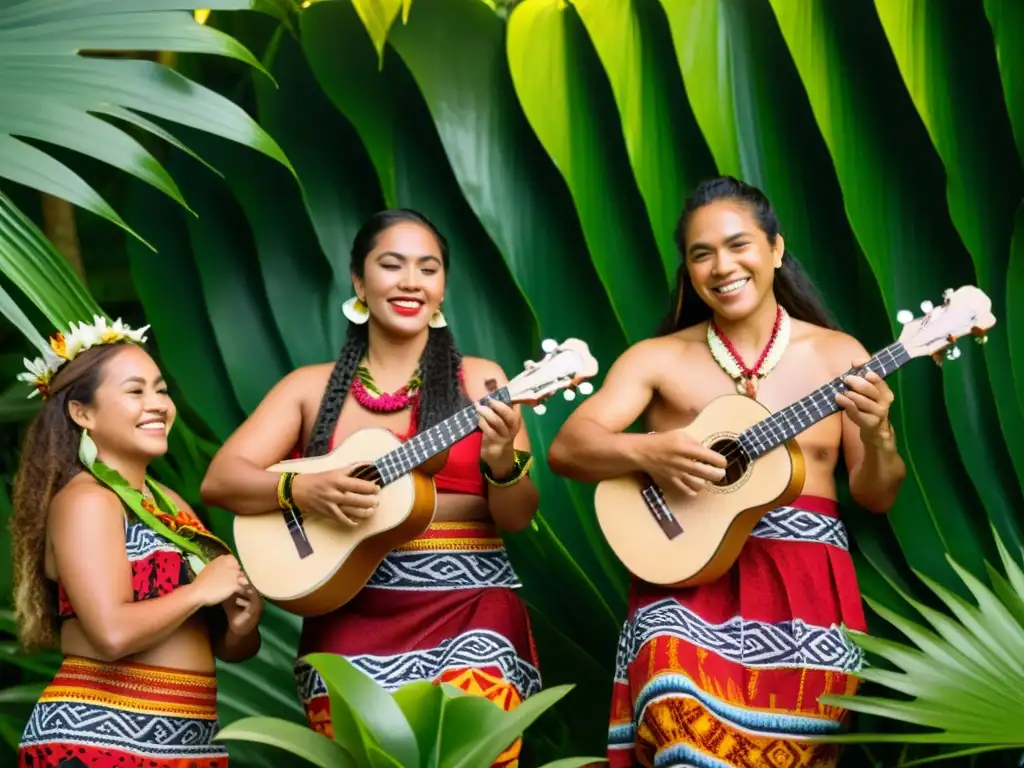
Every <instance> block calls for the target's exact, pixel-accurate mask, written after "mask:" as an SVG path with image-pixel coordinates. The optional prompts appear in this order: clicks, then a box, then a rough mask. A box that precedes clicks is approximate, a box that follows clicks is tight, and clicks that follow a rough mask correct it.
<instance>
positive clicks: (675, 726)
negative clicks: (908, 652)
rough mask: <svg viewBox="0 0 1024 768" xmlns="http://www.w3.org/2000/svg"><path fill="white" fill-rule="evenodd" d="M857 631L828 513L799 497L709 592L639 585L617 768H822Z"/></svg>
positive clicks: (618, 694)
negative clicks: (829, 700)
mask: <svg viewBox="0 0 1024 768" xmlns="http://www.w3.org/2000/svg"><path fill="white" fill-rule="evenodd" d="M842 625H845V626H847V627H850V628H852V629H857V630H862V631H863V630H865V629H866V624H865V620H864V609H863V606H862V604H861V598H860V590H859V588H858V586H857V577H856V574H855V573H854V569H853V561H852V560H851V558H850V554H849V551H848V540H847V534H846V529H845V528H844V526H843V524H842V522H841V521H840V520H839V514H838V509H837V505H836V503H835V502H834V501H831V500H829V499H823V498H820V497H816V496H801V497H800V498H799V499H797V500H796V501H795V502H794V503H793V505H792V506H788V507H779V508H777V509H774V510H772V511H771V512H769V513H767V514H766V515H765V516H764V518H763V519H762V520H761V522H760V523H759V524H758V525H757V527H756V528H755V529H754V532H753V534H752V536H751V538H750V539H748V541H747V542H746V544H745V545H744V547H743V549H742V551H741V552H740V556H739V559H738V560H737V562H736V565H735V566H734V567H733V568H731V569H730V570H729V571H728V572H727V573H725V574H724V575H723V576H722V577H721V578H719V579H718V580H717V581H714V582H712V583H710V584H704V585H701V586H698V587H691V588H688V589H679V590H668V589H661V588H657V587H654V586H652V585H650V584H646V583H641V582H639V581H634V583H633V585H632V589H631V596H630V609H629V618H628V620H627V621H626V623H625V626H624V627H623V631H622V635H621V637H620V640H619V652H618V661H617V664H616V680H615V687H614V692H613V697H612V711H611V727H610V729H609V738H608V759H609V763H610V765H611V768H635V766H645V767H646V768H650V767H651V766H654V767H655V768H670V767H676V766H678V767H681V766H698V767H699V768H730V767H732V766H737V767H741V768H783V766H784V767H785V768H825V767H826V766H828V767H831V766H834V765H835V764H836V762H837V759H838V748H837V747H836V746H835V745H830V744H823V743H815V742H811V741H808V739H807V737H809V736H817V735H825V734H830V733H836V732H838V731H839V730H840V729H841V728H842V726H843V722H844V719H845V716H846V710H843V709H839V708H836V707H827V706H824V705H822V704H819V703H818V697H819V696H821V695H823V694H827V693H828V694H836V693H839V694H852V693H855V692H856V690H857V686H858V680H857V678H855V677H853V676H852V675H851V674H850V673H851V672H855V671H856V670H857V669H858V668H859V666H860V664H861V662H862V654H861V652H860V651H859V649H857V647H856V646H854V645H853V644H852V643H851V642H850V640H849V639H848V638H847V637H846V635H845V634H844V633H843V631H842V628H841V626H842Z"/></svg>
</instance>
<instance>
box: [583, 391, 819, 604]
mask: <svg viewBox="0 0 1024 768" xmlns="http://www.w3.org/2000/svg"><path fill="white" fill-rule="evenodd" d="M769 415H770V411H768V409H767V408H765V407H764V406H763V405H761V404H760V403H758V402H757V401H756V400H751V399H750V398H748V397H743V396H742V395H723V396H722V397H719V398H716V399H715V400H712V401H711V402H710V403H709V404H708V405H707V407H705V408H704V410H703V411H701V413H700V414H699V415H698V416H697V418H696V419H694V420H693V422H692V423H690V424H689V425H687V426H686V427H683V428H682V431H683V432H685V433H687V434H688V435H690V437H692V438H694V439H695V440H696V441H698V442H699V443H700V444H701V445H703V446H705V447H708V448H711V449H712V450H716V451H718V452H719V453H722V454H724V455H726V456H728V455H730V451H731V452H734V453H733V455H738V454H736V453H735V452H738V451H739V450H740V449H739V446H738V445H737V443H736V438H737V436H738V435H739V434H740V433H741V432H743V431H744V430H745V429H747V428H748V427H751V426H753V425H755V424H757V423H758V422H760V421H763V420H764V419H765V418H766V417H767V416H769ZM803 484H804V459H803V454H802V453H801V451H800V447H799V446H798V445H797V443H796V440H791V441H789V442H787V443H784V444H782V445H780V446H778V447H777V448H774V449H772V450H770V451H768V452H767V453H765V454H764V455H762V456H760V457H759V458H758V459H756V460H755V461H753V462H746V461H740V462H731V463H730V468H729V470H728V473H727V475H726V477H725V479H724V480H722V481H721V483H720V484H718V485H713V484H711V483H707V484H706V485H705V488H704V489H703V490H702V491H701V492H700V493H698V494H697V495H696V496H686V495H684V494H682V493H679V492H676V491H673V490H671V489H659V488H658V487H657V486H656V485H654V484H653V482H652V481H651V479H650V478H649V477H648V476H646V475H642V474H630V475H623V476H621V477H616V478H612V479H609V480H604V481H602V482H601V483H599V484H598V486H597V490H596V493H595V505H596V511H597V519H598V523H599V524H600V526H601V530H602V532H603V533H604V536H605V538H606V539H607V540H608V543H609V544H610V546H611V548H612V550H613V551H614V552H615V554H616V556H617V557H618V558H619V559H620V560H621V561H622V562H623V564H624V565H625V566H626V567H627V568H628V569H629V570H630V571H631V572H632V573H633V574H634V575H635V576H637V577H638V578H640V579H642V580H643V581H647V582H650V583H652V584H658V585H662V586H666V587H690V586H696V585H698V584H704V583H707V582H710V581H714V580H715V579H717V578H718V577H719V576H721V575H722V574H723V573H725V572H726V571H727V570H729V568H730V567H732V564H733V563H734V562H736V558H737V557H739V553H740V550H741V549H742V548H743V544H744V542H746V540H747V537H748V536H749V535H750V532H751V531H752V530H753V529H754V526H756V525H757V523H758V521H759V520H760V519H761V518H762V517H763V516H764V514H765V513H766V512H768V511H769V510H771V509H774V508H775V507H777V506H780V505H784V504H788V503H790V502H791V501H793V500H794V499H796V497H797V496H799V495H800V491H801V490H802V488H803Z"/></svg>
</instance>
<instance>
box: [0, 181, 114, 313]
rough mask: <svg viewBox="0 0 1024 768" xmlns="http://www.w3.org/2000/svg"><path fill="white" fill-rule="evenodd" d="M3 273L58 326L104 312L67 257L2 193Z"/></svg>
mask: <svg viewBox="0 0 1024 768" xmlns="http://www.w3.org/2000/svg"><path fill="white" fill-rule="evenodd" d="M0 272H3V274H4V275H6V276H7V278H8V279H9V280H10V281H11V282H12V283H13V284H14V286H15V287H16V288H17V289H18V290H20V291H21V292H22V293H23V294H25V297H26V298H27V299H28V300H29V301H31V302H32V303H33V304H34V305H35V306H36V307H37V308H38V309H39V310H40V311H41V312H42V313H43V314H44V315H46V317H47V319H49V320H50V322H51V323H53V325H54V326H55V329H56V328H57V327H60V328H66V327H67V324H68V323H69V322H70V321H72V320H76V321H79V320H91V319H92V316H93V315H94V314H96V315H101V314H103V313H102V311H101V310H100V308H99V306H98V305H97V304H96V302H95V301H94V300H93V298H92V297H91V296H90V295H89V293H88V291H86V289H85V286H83V285H82V281H81V279H80V278H79V277H78V275H76V274H75V273H74V272H73V271H72V269H71V267H70V266H68V263H67V260H66V259H65V258H64V257H63V256H62V255H61V254H60V253H58V252H57V249H56V248H54V247H53V245H52V244H51V243H50V241H49V240H47V239H46V237H45V235H43V233H42V232H40V231H39V228H38V227H36V225H35V224H33V223H32V222H31V221H30V220H29V219H28V218H27V217H26V216H25V215H24V214H23V213H21V211H19V210H18V209H17V208H16V207H15V206H14V204H13V203H12V202H11V199H10V198H9V197H7V196H6V195H4V194H3V193H2V192H0Z"/></svg>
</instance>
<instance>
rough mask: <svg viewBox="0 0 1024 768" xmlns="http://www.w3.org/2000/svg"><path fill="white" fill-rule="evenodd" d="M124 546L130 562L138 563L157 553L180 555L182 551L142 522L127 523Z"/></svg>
mask: <svg viewBox="0 0 1024 768" xmlns="http://www.w3.org/2000/svg"><path fill="white" fill-rule="evenodd" d="M124 546H125V551H126V552H127V553H128V561H129V562H132V563H134V562H137V561H139V560H145V559H146V558H147V557H151V556H152V555H154V554H156V553H157V552H170V553H172V554H176V555H180V554H181V550H180V549H178V547H177V545H175V544H172V543H171V542H170V541H168V540H167V539H165V538H164V537H163V536H161V535H160V534H159V533H157V532H156V531H154V530H153V529H152V528H150V527H149V526H148V525H146V524H145V523H143V522H141V521H135V522H133V523H127V522H126V523H125V527H124Z"/></svg>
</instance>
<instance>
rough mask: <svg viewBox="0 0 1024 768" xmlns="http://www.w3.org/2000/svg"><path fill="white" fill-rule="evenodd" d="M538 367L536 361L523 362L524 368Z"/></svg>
mask: <svg viewBox="0 0 1024 768" xmlns="http://www.w3.org/2000/svg"><path fill="white" fill-rule="evenodd" d="M536 366H537V361H536V360H523V368H535V367H536Z"/></svg>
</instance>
